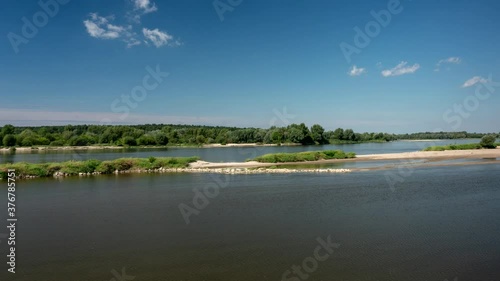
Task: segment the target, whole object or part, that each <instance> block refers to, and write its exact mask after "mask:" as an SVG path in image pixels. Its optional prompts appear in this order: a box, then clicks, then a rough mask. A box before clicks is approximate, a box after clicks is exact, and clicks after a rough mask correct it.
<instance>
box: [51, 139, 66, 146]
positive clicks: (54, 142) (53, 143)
mask: <svg viewBox="0 0 500 281" xmlns="http://www.w3.org/2000/svg"><path fill="white" fill-rule="evenodd" d="M50 146H64V141H63V140H55V141H53V142H51V143H50Z"/></svg>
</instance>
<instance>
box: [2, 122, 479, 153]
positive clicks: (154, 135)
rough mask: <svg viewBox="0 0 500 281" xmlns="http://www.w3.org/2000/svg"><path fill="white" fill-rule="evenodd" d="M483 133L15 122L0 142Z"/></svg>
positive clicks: (357, 138)
mask: <svg viewBox="0 0 500 281" xmlns="http://www.w3.org/2000/svg"><path fill="white" fill-rule="evenodd" d="M483 136H485V134H476V133H467V132H451V133H450V132H437V133H431V132H425V133H416V134H400V135H396V134H388V133H367V132H365V133H356V132H354V131H353V130H352V129H342V128H338V129H336V130H334V131H326V130H325V129H324V128H323V127H322V126H320V125H318V124H314V125H312V126H311V127H310V128H308V127H307V126H306V125H305V124H304V123H301V124H290V125H288V126H286V127H276V126H273V127H271V128H269V129H261V128H235V127H218V126H217V127H214V126H191V125H162V124H146V125H127V126H125V125H119V126H113V125H66V126H42V127H14V126H12V125H5V126H4V127H3V128H2V129H1V130H0V145H2V146H4V147H14V146H17V147H20V146H25V147H30V146H87V145H103V146H110V145H113V146H127V147H128V146H131V147H133V146H165V145H203V144H213V143H220V144H227V143H261V144H278V145H279V144H284V143H293V144H303V145H313V144H351V143H361V142H387V141H393V140H409V139H458V138H481V137H483Z"/></svg>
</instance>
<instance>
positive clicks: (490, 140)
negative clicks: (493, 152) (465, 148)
mask: <svg viewBox="0 0 500 281" xmlns="http://www.w3.org/2000/svg"><path fill="white" fill-rule="evenodd" d="M496 139H497V136H496V135H486V136H484V137H483V138H482V139H481V142H480V143H479V144H480V145H481V146H482V147H484V148H496V146H495V141H496Z"/></svg>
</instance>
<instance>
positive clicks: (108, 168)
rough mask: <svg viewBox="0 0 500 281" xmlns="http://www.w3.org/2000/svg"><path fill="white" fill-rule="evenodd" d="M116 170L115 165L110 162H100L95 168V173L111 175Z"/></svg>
mask: <svg viewBox="0 0 500 281" xmlns="http://www.w3.org/2000/svg"><path fill="white" fill-rule="evenodd" d="M115 170H116V168H115V165H114V163H113V162H112V161H102V162H101V164H99V166H97V168H96V172H99V173H103V174H111V173H113V172H114V171H115Z"/></svg>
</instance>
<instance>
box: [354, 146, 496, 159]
mask: <svg viewBox="0 0 500 281" xmlns="http://www.w3.org/2000/svg"><path fill="white" fill-rule="evenodd" d="M498 157H500V148H496V149H471V150H445V151H415V152H403V153H386V154H366V155H357V156H356V159H363V160H397V159H436V158H441V159H442V158H444V159H460V158H498Z"/></svg>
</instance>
